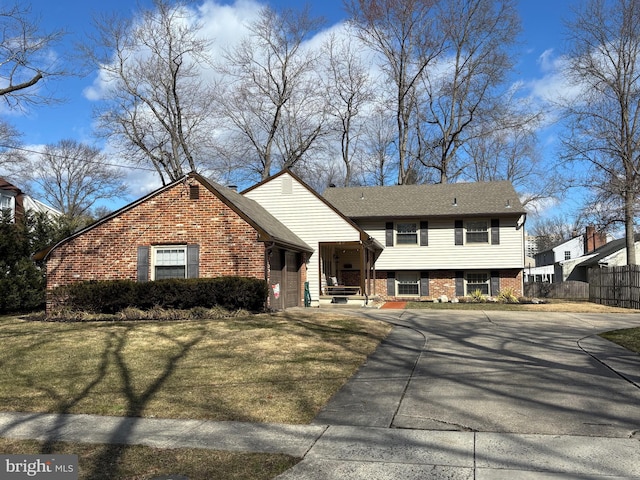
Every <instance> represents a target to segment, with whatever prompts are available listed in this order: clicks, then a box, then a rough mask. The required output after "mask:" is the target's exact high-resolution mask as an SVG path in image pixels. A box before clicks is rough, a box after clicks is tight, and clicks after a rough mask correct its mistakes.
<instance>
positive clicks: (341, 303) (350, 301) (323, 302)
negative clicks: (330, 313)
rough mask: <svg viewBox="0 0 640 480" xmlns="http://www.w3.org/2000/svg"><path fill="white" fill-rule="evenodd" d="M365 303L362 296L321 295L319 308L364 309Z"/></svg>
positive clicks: (365, 299) (365, 298)
mask: <svg viewBox="0 0 640 480" xmlns="http://www.w3.org/2000/svg"><path fill="white" fill-rule="evenodd" d="M366 301H367V297H365V296H364V295H322V296H321V297H320V307H364V306H365V302H366Z"/></svg>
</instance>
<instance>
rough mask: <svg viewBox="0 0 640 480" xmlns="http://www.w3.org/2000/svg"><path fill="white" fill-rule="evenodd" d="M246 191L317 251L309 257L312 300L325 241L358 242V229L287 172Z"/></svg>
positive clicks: (317, 287)
mask: <svg viewBox="0 0 640 480" xmlns="http://www.w3.org/2000/svg"><path fill="white" fill-rule="evenodd" d="M244 195H245V196H246V197H248V198H251V199H252V200H255V201H256V202H258V203H259V204H260V205H262V206H263V207H264V208H265V209H267V210H268V211H269V213H271V215H273V216H274V217H276V218H277V219H278V220H280V221H281V222H282V223H283V224H284V225H286V226H287V227H288V228H289V230H291V231H292V232H293V233H295V234H296V235H298V237H300V239H301V240H303V241H304V242H306V243H307V245H309V246H310V247H311V248H313V249H314V250H315V251H314V253H313V254H312V255H311V257H309V258H308V264H307V266H308V269H307V280H308V281H309V290H310V293H311V299H312V302H313V304H317V303H318V301H319V297H320V263H319V262H320V247H319V244H320V243H322V242H357V241H359V240H360V233H359V231H358V230H357V229H356V228H354V227H353V225H351V224H350V223H349V222H348V221H346V220H345V219H344V218H343V217H341V216H340V215H338V214H337V213H336V212H335V211H334V210H333V209H331V208H330V207H329V206H328V205H327V204H326V203H324V202H323V201H322V200H320V199H319V198H318V197H317V196H316V195H314V194H313V193H312V192H310V191H309V190H308V189H307V188H306V187H305V186H304V185H302V184H300V183H299V182H298V181H297V180H296V179H295V178H293V177H292V176H291V175H289V174H288V173H283V174H282V175H279V176H277V177H274V178H272V179H271V180H269V181H267V182H266V183H263V184H261V185H259V186H257V187H255V188H253V189H252V190H249V191H247V192H245V193H244Z"/></svg>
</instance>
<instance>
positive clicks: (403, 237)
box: [396, 222, 418, 245]
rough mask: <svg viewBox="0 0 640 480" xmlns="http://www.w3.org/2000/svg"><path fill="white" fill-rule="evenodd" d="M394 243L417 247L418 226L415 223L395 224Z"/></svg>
mask: <svg viewBox="0 0 640 480" xmlns="http://www.w3.org/2000/svg"><path fill="white" fill-rule="evenodd" d="M396 242H397V243H398V245H417V244H418V224H417V223H415V222H411V223H397V224H396Z"/></svg>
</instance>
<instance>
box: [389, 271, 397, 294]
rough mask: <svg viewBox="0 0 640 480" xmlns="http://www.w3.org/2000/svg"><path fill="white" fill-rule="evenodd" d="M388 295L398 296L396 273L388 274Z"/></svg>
mask: <svg viewBox="0 0 640 480" xmlns="http://www.w3.org/2000/svg"><path fill="white" fill-rule="evenodd" d="M387 295H388V296H389V297H395V296H396V272H387Z"/></svg>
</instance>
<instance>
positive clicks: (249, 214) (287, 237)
mask: <svg viewBox="0 0 640 480" xmlns="http://www.w3.org/2000/svg"><path fill="white" fill-rule="evenodd" d="M188 177H193V178H195V179H197V180H198V181H199V182H200V183H201V184H202V185H203V186H204V187H205V188H207V189H208V190H209V191H211V192H212V193H213V194H214V195H216V196H217V197H218V198H219V199H220V200H221V201H222V202H224V203H225V204H226V205H228V206H229V208H231V209H233V210H234V211H235V212H236V213H237V214H238V215H239V216H241V217H242V218H244V219H245V220H246V221H247V223H249V224H250V225H251V226H252V227H253V228H255V229H256V230H257V231H258V232H260V233H261V234H262V236H263V237H266V238H263V240H270V241H273V242H275V243H277V244H280V245H282V246H288V247H292V248H294V249H296V250H299V251H306V252H313V248H311V247H310V246H309V245H307V244H306V243H305V242H304V241H302V240H301V239H300V237H298V236H297V235H296V234H295V233H293V232H292V231H291V230H289V229H288V228H287V227H286V226H284V224H282V223H281V222H280V221H279V220H277V219H276V218H275V217H274V216H273V215H271V214H270V213H269V212H268V211H267V210H265V209H264V208H263V207H262V206H261V205H259V204H258V203H257V202H255V201H254V200H251V199H250V198H247V197H244V196H242V195H240V194H239V193H238V192H236V191H235V190H232V189H231V188H228V187H223V186H222V185H220V184H218V183H216V182H213V181H211V180H209V179H207V178H205V177H203V176H202V175H199V174H197V173H190V174H188V175H187V176H185V177H183V178H181V179H179V180H176V181H174V182H172V183H170V184H168V185H165V186H164V187H161V188H159V189H157V190H155V191H153V192H151V193H149V194H148V195H145V196H144V197H142V198H140V199H138V200H136V201H135V202H133V203H130V204H129V205H126V206H124V207H122V208H121V209H119V210H116V211H115V212H113V213H111V214H109V215H107V216H105V217H103V218H101V219H100V220H98V221H97V222H95V223H93V224H91V225H89V226H88V227H86V228H83V229H82V230H79V231H77V232H75V233H74V234H73V235H71V236H69V237H67V238H65V239H64V240H61V241H60V242H58V243H57V244H55V245H53V246H49V247H47V248H44V249H42V250H40V251H39V252H36V253H35V254H34V255H33V257H32V258H33V259H34V260H46V259H47V258H48V256H49V254H50V253H51V251H53V250H54V249H55V248H57V247H58V246H60V245H62V244H64V243H66V242H68V241H69V240H71V239H72V238H75V237H77V236H79V235H81V234H83V233H84V232H86V231H88V230H91V229H93V228H95V227H96V226H98V225H100V224H102V223H104V222H106V221H108V220H110V219H112V218H114V217H117V216H118V215H120V214H121V213H122V212H125V211H127V210H130V209H132V208H135V207H136V206H137V205H139V204H141V203H142V202H144V201H146V200H147V199H150V198H152V197H154V196H156V195H158V194H159V193H161V192H163V191H165V190H168V189H169V188H172V187H174V186H175V185H176V184H178V183H180V182H183V181H185V180H186V178H188Z"/></svg>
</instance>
